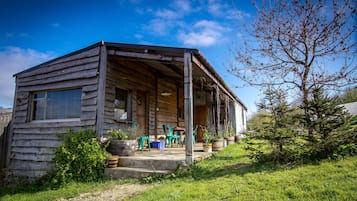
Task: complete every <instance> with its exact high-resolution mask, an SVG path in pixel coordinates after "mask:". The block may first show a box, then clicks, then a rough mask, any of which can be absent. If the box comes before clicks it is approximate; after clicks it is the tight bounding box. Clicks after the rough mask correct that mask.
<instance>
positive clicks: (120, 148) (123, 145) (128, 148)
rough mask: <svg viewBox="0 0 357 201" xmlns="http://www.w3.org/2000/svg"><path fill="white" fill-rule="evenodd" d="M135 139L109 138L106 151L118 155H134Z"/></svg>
mask: <svg viewBox="0 0 357 201" xmlns="http://www.w3.org/2000/svg"><path fill="white" fill-rule="evenodd" d="M135 148H136V140H111V141H110V143H109V146H108V148H107V151H108V152H109V153H111V154H113V155H118V156H134V154H135Z"/></svg>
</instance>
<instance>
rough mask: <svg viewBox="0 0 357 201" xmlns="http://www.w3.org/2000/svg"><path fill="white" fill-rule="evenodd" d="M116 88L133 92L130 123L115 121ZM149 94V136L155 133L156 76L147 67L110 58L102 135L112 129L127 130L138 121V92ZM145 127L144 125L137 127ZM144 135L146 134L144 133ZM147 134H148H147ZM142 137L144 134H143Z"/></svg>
mask: <svg viewBox="0 0 357 201" xmlns="http://www.w3.org/2000/svg"><path fill="white" fill-rule="evenodd" d="M115 88H121V89H126V90H129V91H131V93H132V94H131V95H132V101H131V106H132V114H131V115H132V119H131V121H128V122H119V121H116V120H115V119H114V99H115ZM138 90H140V91H144V92H146V94H147V100H146V101H148V103H147V104H148V108H147V110H148V111H147V115H148V120H149V123H148V124H149V125H148V130H149V134H154V133H155V101H156V99H155V91H156V87H155V74H154V72H152V71H151V70H150V69H149V68H148V67H146V66H145V65H141V64H140V63H138V62H132V61H127V60H120V61H114V60H111V59H110V58H109V60H108V65H107V83H106V90H105V94H106V95H105V96H106V97H105V110H104V114H105V115H104V128H103V131H102V133H103V134H104V135H105V133H106V131H107V130H109V129H112V128H125V127H128V126H130V125H131V123H132V122H135V123H136V121H137V119H136V110H137V91H138ZM137 126H138V127H143V125H137ZM143 134H144V133H143ZM145 134H147V133H146V132H145ZM141 135H142V134H141Z"/></svg>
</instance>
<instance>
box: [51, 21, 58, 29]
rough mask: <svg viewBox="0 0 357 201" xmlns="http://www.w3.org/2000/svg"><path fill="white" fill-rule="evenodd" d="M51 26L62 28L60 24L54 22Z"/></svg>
mask: <svg viewBox="0 0 357 201" xmlns="http://www.w3.org/2000/svg"><path fill="white" fill-rule="evenodd" d="M51 26H52V27H53V28H58V27H60V23H58V22H54V23H52V24H51Z"/></svg>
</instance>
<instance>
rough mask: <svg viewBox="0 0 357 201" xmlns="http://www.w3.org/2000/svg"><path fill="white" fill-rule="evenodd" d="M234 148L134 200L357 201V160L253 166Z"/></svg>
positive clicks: (355, 158)
mask: <svg viewBox="0 0 357 201" xmlns="http://www.w3.org/2000/svg"><path fill="white" fill-rule="evenodd" d="M243 146H244V145H232V146H229V147H227V148H226V149H225V150H224V151H223V152H221V153H219V154H217V155H216V156H214V157H212V158H211V159H209V160H206V161H203V162H201V163H199V164H197V165H195V166H193V167H192V169H191V170H190V173H189V174H187V175H186V176H184V177H181V178H176V179H173V180H161V181H160V182H161V183H162V184H161V185H159V186H157V187H155V188H153V189H150V190H148V191H145V192H144V193H142V194H141V195H138V196H136V197H134V198H132V199H133V200H155V201H158V200H202V201H203V200H357V157H356V156H355V157H348V158H346V159H345V160H341V161H323V162H321V163H319V164H313V165H303V166H298V167H289V166H285V167H284V166H280V167H276V166H275V167H274V166H271V165H267V164H266V165H257V164H252V163H251V161H250V159H249V158H248V157H247V156H246V155H245V153H246V152H245V151H244V150H243V148H242V147H243Z"/></svg>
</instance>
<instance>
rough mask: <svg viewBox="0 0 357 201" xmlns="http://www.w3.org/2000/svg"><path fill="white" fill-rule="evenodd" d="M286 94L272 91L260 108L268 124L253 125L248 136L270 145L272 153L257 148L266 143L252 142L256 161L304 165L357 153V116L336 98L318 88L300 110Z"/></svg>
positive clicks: (253, 157)
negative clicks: (291, 102)
mask: <svg viewBox="0 0 357 201" xmlns="http://www.w3.org/2000/svg"><path fill="white" fill-rule="evenodd" d="M282 93H283V92H282V91H279V90H275V89H270V88H269V89H268V90H267V91H266V93H265V97H264V99H263V100H262V102H261V103H260V104H259V105H258V106H259V108H261V109H263V111H264V112H263V113H262V114H264V115H263V116H262V115H260V116H259V117H260V118H262V117H263V118H264V119H263V122H264V123H259V124H253V125H251V127H253V128H254V132H252V133H247V136H248V137H249V138H251V139H258V140H263V141H265V142H268V144H270V149H271V150H272V151H271V152H267V151H264V149H263V146H261V145H257V143H256V142H259V143H260V144H261V142H262V141H252V143H251V146H249V147H247V148H248V149H249V150H250V151H251V158H252V159H255V160H256V161H257V162H266V161H270V162H274V163H296V162H298V163H300V162H306V161H316V160H321V159H325V158H330V159H338V158H342V157H344V156H346V155H355V154H357V145H356V144H357V117H356V116H355V117H351V116H349V115H348V114H347V113H346V112H345V111H344V110H343V109H342V108H341V107H340V106H338V104H337V101H336V98H329V97H327V96H325V95H324V93H323V90H322V88H315V89H313V90H312V93H311V95H310V100H308V102H307V103H305V104H303V105H302V106H300V107H299V108H298V107H296V106H295V107H291V106H289V105H287V103H286V101H285V97H284V95H283V94H282ZM254 122H259V121H257V119H255V121H254Z"/></svg>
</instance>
